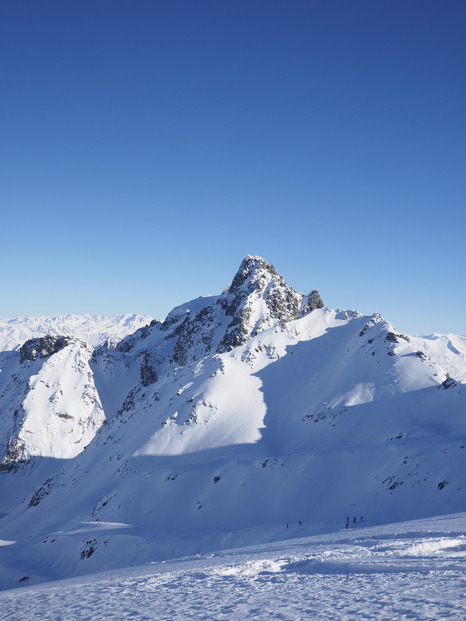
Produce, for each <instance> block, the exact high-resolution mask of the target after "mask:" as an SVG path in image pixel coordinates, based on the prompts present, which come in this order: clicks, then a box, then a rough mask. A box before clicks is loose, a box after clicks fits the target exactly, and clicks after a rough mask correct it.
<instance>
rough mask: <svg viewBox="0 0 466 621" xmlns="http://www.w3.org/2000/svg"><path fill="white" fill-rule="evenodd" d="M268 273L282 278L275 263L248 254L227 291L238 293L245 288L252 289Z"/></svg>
mask: <svg viewBox="0 0 466 621" xmlns="http://www.w3.org/2000/svg"><path fill="white" fill-rule="evenodd" d="M267 274H269V275H272V276H276V277H278V278H281V277H280V276H279V275H278V274H277V271H276V270H275V268H274V266H273V265H271V264H270V263H268V262H267V261H265V260H264V259H263V258H262V257H253V256H251V255H249V254H248V255H247V256H246V258H245V259H244V260H243V261H242V263H241V265H240V266H239V269H238V271H237V272H236V274H235V277H234V278H233V280H232V283H231V285H230V286H229V287H228V289H227V291H228V293H236V292H237V291H238V290H240V289H245V288H247V289H248V290H249V291H251V290H253V289H254V288H255V284H256V283H257V282H258V281H259V280H260V279H261V278H262V277H264V276H266V275H267Z"/></svg>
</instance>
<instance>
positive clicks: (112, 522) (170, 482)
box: [0, 257, 466, 586]
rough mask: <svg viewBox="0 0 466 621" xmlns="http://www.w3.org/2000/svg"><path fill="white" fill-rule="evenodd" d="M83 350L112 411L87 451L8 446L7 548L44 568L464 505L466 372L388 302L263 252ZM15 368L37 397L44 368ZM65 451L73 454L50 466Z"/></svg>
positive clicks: (71, 569)
mask: <svg viewBox="0 0 466 621" xmlns="http://www.w3.org/2000/svg"><path fill="white" fill-rule="evenodd" d="M31 347H32V346H31V345H29V346H28V348H26V349H27V351H28V352H29V350H30V349H31ZM69 347H70V346H68V347H65V348H63V349H62V350H60V351H56V352H54V353H52V354H51V355H50V362H51V361H53V360H54V359H55V360H57V361H60V360H61V358H58V356H59V355H60V354H61V355H62V356H64V354H63V353H62V352H64V351H66V350H68V349H69ZM32 349H34V347H32ZM39 350H40V348H39ZM14 354H15V353H14V352H7V353H6V354H5V355H6V356H7V357H8V365H12V364H13V362H12V356H13V355H14ZM16 356H18V357H19V361H18V360H16V362H14V364H16V365H17V366H18V365H19V366H20V365H21V352H19V353H16ZM25 356H26V354H23V358H24V357H25ZM28 356H29V354H28ZM28 356H26V358H27V357H28ZM29 357H30V356H29ZM63 360H64V359H63ZM27 364H32V365H34V364H40V359H38V358H37V356H36V359H35V360H32V361H29V362H28V363H27ZM57 364H58V362H57ZM89 364H90V369H91V371H90V373H91V376H92V382H93V384H92V385H94V386H95V389H96V391H97V394H98V397H99V401H100V404H101V406H102V410H103V412H104V413H105V417H106V420H107V423H106V424H101V426H100V427H99V430H98V431H97V433H96V435H95V436H94V438H93V439H92V440H91V441H89V444H88V446H87V448H86V450H84V451H81V452H80V453H79V454H77V455H75V456H74V457H72V456H71V455H64V454H60V455H58V454H56V455H55V457H54V458H52V459H50V454H49V453H47V452H46V451H45V450H44V448H42V452H40V453H38V452H37V451H36V452H30V453H29V454H30V455H31V458H30V459H29V460H19V459H17V457H15V456H14V455H12V456H11V459H10V460H9V461H8V468H5V469H4V472H3V474H2V475H1V476H0V492H2V490H9V489H11V488H12V486H13V483H12V481H14V485H15V497H14V498H15V501H14V502H9V503H7V505H6V507H5V509H2V511H3V513H5V515H4V517H3V519H1V520H0V537H2V538H3V539H6V540H11V541H15V542H16V543H15V544H13V547H11V546H9V547H8V550H7V551H6V552H4V554H7V555H8V559H9V562H11V558H12V556H11V555H12V554H13V553H14V559H15V561H14V562H15V567H16V572H17V573H18V572H19V573H21V572H23V574H24V575H30V574H31V573H34V575H35V580H36V581H41V580H47V579H53V578H57V577H59V576H61V577H62V576H63V575H66V576H72V575H79V574H80V573H86V572H89V571H95V570H97V569H104V568H108V567H121V566H125V565H126V564H128V563H129V562H131V563H133V562H143V561H145V560H148V559H151V560H154V559H162V558H170V557H173V556H177V555H183V554H186V553H188V552H189V553H195V552H196V550H197V546H202V547H203V548H204V549H216V548H218V547H222V546H224V545H225V542H226V541H231V533H234V532H239V531H240V530H241V531H244V532H247V530H248V529H251V528H265V527H267V528H272V529H273V528H278V527H280V528H283V527H284V525H285V524H286V523H294V524H296V523H298V522H299V521H301V522H302V523H306V524H307V525H308V527H309V528H310V529H315V530H318V529H321V528H323V526H322V525H325V528H329V529H333V528H339V527H341V525H342V524H344V523H345V519H346V516H348V515H350V516H355V515H357V516H361V515H364V516H365V519H367V520H370V521H371V522H374V523H377V522H379V523H380V522H388V521H392V520H401V519H409V518H416V517H422V516H427V515H435V514H440V513H444V512H455V511H460V510H464V509H465V507H466V490H465V486H464V481H463V475H462V473H463V472H464V468H465V466H466V449H465V445H466V391H465V390H464V385H463V384H461V383H459V382H455V381H454V380H452V379H451V378H449V377H448V375H447V372H446V371H445V369H443V368H442V366H441V365H439V364H438V363H437V362H436V361H435V360H434V359H430V358H429V357H428V356H427V355H426V353H425V352H424V351H423V350H422V349H421V348H420V346H419V343H418V342H417V341H415V340H413V339H412V338H411V337H408V336H406V335H401V334H397V333H396V332H395V330H394V329H393V327H392V326H391V325H390V324H389V323H388V322H386V321H384V320H383V319H382V318H381V317H380V316H379V315H373V316H372V317H367V316H361V315H360V314H359V313H356V312H351V311H332V310H328V309H326V308H324V307H323V304H322V301H321V300H320V297H319V295H318V293H317V291H315V290H314V291H312V292H311V294H309V296H303V295H302V294H299V293H296V292H295V291H294V290H293V289H292V288H291V287H289V286H288V285H286V283H285V282H284V281H283V279H282V278H281V277H280V276H279V275H278V274H277V273H276V272H275V270H274V269H273V267H272V266H270V265H269V264H268V263H266V262H265V261H264V260H263V259H260V258H258V257H247V258H246V259H245V261H243V263H242V265H241V266H240V269H239V271H238V273H237V274H236V276H235V277H234V279H233V281H232V284H231V286H230V287H229V288H227V289H226V290H225V291H224V292H223V293H222V294H221V295H220V296H216V297H209V298H198V299H197V300H194V301H193V302H190V303H187V304H184V305H182V306H180V307H178V308H176V309H174V310H173V311H172V312H171V313H170V314H169V315H168V317H167V319H166V320H165V321H164V322H163V323H160V322H153V323H151V324H150V325H148V326H145V327H143V328H141V329H139V330H138V331H136V332H135V333H134V334H132V335H130V336H128V337H126V338H125V339H124V340H122V341H121V342H120V343H119V344H118V345H117V346H116V347H115V348H114V349H108V348H107V347H102V348H99V349H98V350H96V351H95V352H94V355H93V357H92V358H91V359H90V362H89ZM458 364H459V363H458ZM459 366H460V365H459ZM15 368H16V367H15ZM31 368H32V367H31ZM67 368H68V367H67ZM11 369H13V367H11ZM15 372H16V371H14V370H13V371H10V376H9V377H10V379H8V377H7V376H5V389H4V390H6V393H5V395H6V397H5V398H6V402H8V401H9V400H10V398H11V399H12V398H13V397H12V395H13V392H15V391H14V389H13V388H12V381H13V380H12V379H11V378H12V377H13V375H14V373H15ZM34 373H35V375H36V376H37V375H38V373H37V371H34ZM85 373H87V374H88V373H89V371H88V370H87V371H85ZM45 375H47V377H49V370H47V372H45V371H44V376H43V379H44V382H46V383H48V384H49V386H55V384H53V381H52V379H53V374H52V376H51V379H45ZM91 376H89V375H87V378H88V383H89V384H91V381H90V379H91ZM0 377H1V375H0ZM21 378H22V379H21ZM20 379H21V381H22V382H23V383H22V384H21V385H22V386H25V384H26V382H29V385H28V386H27V389H26V388H25V389H24V394H23V397H22V401H21V402H22V403H23V402H24V403H26V404H30V400H27V395H28V392H29V391H30V390H37V389H38V387H39V384H38V381H39V380H36V379H34V375H32V377H31V378H30V379H29V380H27V374H26V375H24V378H23V376H20ZM41 390H42V391H43V392H40V393H39V392H37V395H38V397H37V398H38V399H39V395H43V396H45V397H46V396H47V395H49V394H50V389H49V388H47V386H46V387H45V389H44V388H41ZM53 390H54V388H52V389H51V391H52V392H53ZM80 390H82V389H80ZM9 391H10V392H9ZM11 391H13V392H11ZM64 392H65V391H64ZM66 392H67V394H68V391H66ZM81 394H82V393H81ZM9 395H10V396H11V397H10V396H9ZM71 401H74V399H73V398H72V399H71ZM6 402H5V403H6ZM49 402H50V398H49ZM47 407H48V406H47ZM59 411H60V412H61V411H62V409H59V408H58V409H55V410H50V411H49V414H48V415H47V416H53V415H55V416H56V413H57V412H59ZM98 412H100V410H98V409H97V410H95V411H94V415H97V418H98ZM94 415H93V416H94ZM2 416H3V410H2ZM37 420H39V419H38V418H37ZM64 422H66V419H65V421H64ZM10 425H11V423H10ZM94 429H95V427H94ZM29 435H32V436H35V435H36V434H35V432H33V433H32V434H29ZM45 436H47V434H45ZM45 436H43V437H42V439H41V440H40V442H39V444H40V445H41V446H42V447H45V446H46V441H45ZM31 446H32V444H31ZM32 456H34V457H32ZM58 457H70V458H69V459H67V460H66V461H58V460H57V461H56V467H55V471H53V461H54V459H56V458H58ZM71 457H72V458H71ZM44 463H45V465H44ZM13 466H14V467H13ZM45 469H47V476H43V478H42V480H41V481H40V482H39V481H38V479H37V476H38V475H37V472H41V473H42V472H45ZM8 486H10V487H8ZM3 496H4V494H3ZM103 524H107V525H108V526H106V527H100V525H103ZM264 532H265V531H264ZM233 541H234V540H233ZM232 545H234V543H232ZM5 550H6V548H5ZM0 553H1V551H0ZM31 558H34V559H41V560H40V562H38V561H34V568H33V569H34V571H32V568H31V567H30V563H31V561H30V559H31ZM129 559H131V560H129ZM5 576H6V574H5ZM4 580H5V582H4V585H10V586H11V584H10V582H8V580H9V578H7V577H4Z"/></svg>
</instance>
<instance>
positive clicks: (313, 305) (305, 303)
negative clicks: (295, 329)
mask: <svg viewBox="0 0 466 621" xmlns="http://www.w3.org/2000/svg"><path fill="white" fill-rule="evenodd" d="M317 308H324V303H323V302H322V300H321V298H320V295H319V292H318V291H317V289H313V290H312V291H311V293H309V295H306V296H304V297H303V300H302V302H301V312H300V317H304V315H307V314H308V313H311V312H312V311H313V310H316V309H317Z"/></svg>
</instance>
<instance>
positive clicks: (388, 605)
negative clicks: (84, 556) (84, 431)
mask: <svg viewBox="0 0 466 621" xmlns="http://www.w3.org/2000/svg"><path fill="white" fill-rule="evenodd" d="M288 526H289V527H288V529H287V530H286V533H287V534H288V535H289V536H292V537H294V538H293V539H282V540H278V541H273V538H274V537H278V536H279V532H278V530H277V529H275V530H274V531H270V532H269V533H268V536H269V537H270V538H271V539H272V542H270V543H262V544H256V545H250V546H248V547H242V548H238V549H234V550H225V551H213V552H209V553H203V552H202V551H201V552H200V553H197V554H195V555H193V556H190V557H183V558H178V559H174V560H170V561H159V562H156V561H153V562H150V561H149V562H147V563H146V564H144V565H142V566H138V567H128V568H127V569H124V570H118V571H112V572H105V573H98V574H93V575H91V576H84V577H80V578H74V579H69V580H60V581H58V582H53V583H48V584H44V585H38V586H25V587H24V588H22V589H13V590H9V591H4V592H3V593H0V610H1V612H0V619H5V621H6V620H7V619H8V621H24V619H28V620H30V621H33V620H35V619H37V620H41V621H44V620H47V619H50V620H57V619H66V620H68V621H72V620H87V619H93V620H96V621H97V620H99V619H102V620H103V619H118V620H119V621H124V620H125V619H133V620H139V619H140V620H143V619H147V620H148V619H157V620H167V621H168V620H171V621H172V620H174V619H216V620H219V621H220V620H222V619H224V620H231V619H237V620H238V621H240V620H241V621H242V620H243V619H287V620H290V621H291V620H299V619H319V620H329V621H331V620H332V621H334V620H338V619H377V620H386V621H392V620H393V619H418V620H420V621H428V620H438V619H464V618H465V616H466V590H465V586H466V571H465V563H466V514H464V513H463V514H456V515H449V516H439V517H434V518H428V519H423V520H417V521H413V522H405V523H397V524H388V525H385V526H363V525H362V524H361V523H360V522H359V523H357V524H356V525H354V524H353V523H352V522H351V524H350V527H349V528H348V529H346V528H345V529H342V530H338V531H336V532H331V533H327V534H320V535H314V536H307V537H302V536H300V535H302V531H303V530H305V528H306V526H305V525H304V524H303V525H302V526H299V525H298V524H289V525H288ZM283 535H284V533H283ZM243 536H245V537H246V536H249V537H250V538H251V539H253V538H254V532H253V531H250V532H249V533H243ZM263 536H264V533H262V537H263ZM24 581H25V583H26V584H27V577H26V576H25V577H24Z"/></svg>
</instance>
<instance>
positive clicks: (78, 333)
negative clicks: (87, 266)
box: [0, 315, 152, 351]
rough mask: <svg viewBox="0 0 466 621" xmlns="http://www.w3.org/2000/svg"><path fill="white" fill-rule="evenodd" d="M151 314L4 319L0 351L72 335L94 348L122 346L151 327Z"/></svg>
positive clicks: (1, 328) (0, 329)
mask: <svg viewBox="0 0 466 621" xmlns="http://www.w3.org/2000/svg"><path fill="white" fill-rule="evenodd" d="M151 321H152V318H151V317H149V316H147V315H121V316H120V317H108V316H105V315H61V316H58V317H26V318H22V319H0V351H10V350H16V349H19V347H20V346H21V345H23V343H25V342H26V341H28V340H29V339H33V338H40V337H42V336H47V335H53V336H70V337H74V338H77V339H79V340H81V341H84V342H85V343H87V344H88V345H91V346H92V347H97V346H99V345H103V344H105V343H109V344H110V345H113V344H116V343H118V341H121V339H123V338H124V337H125V336H127V335H128V334H132V333H133V332H134V331H135V330H138V329H139V328H142V327H143V326H145V325H147V324H149V323H150V322H151Z"/></svg>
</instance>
